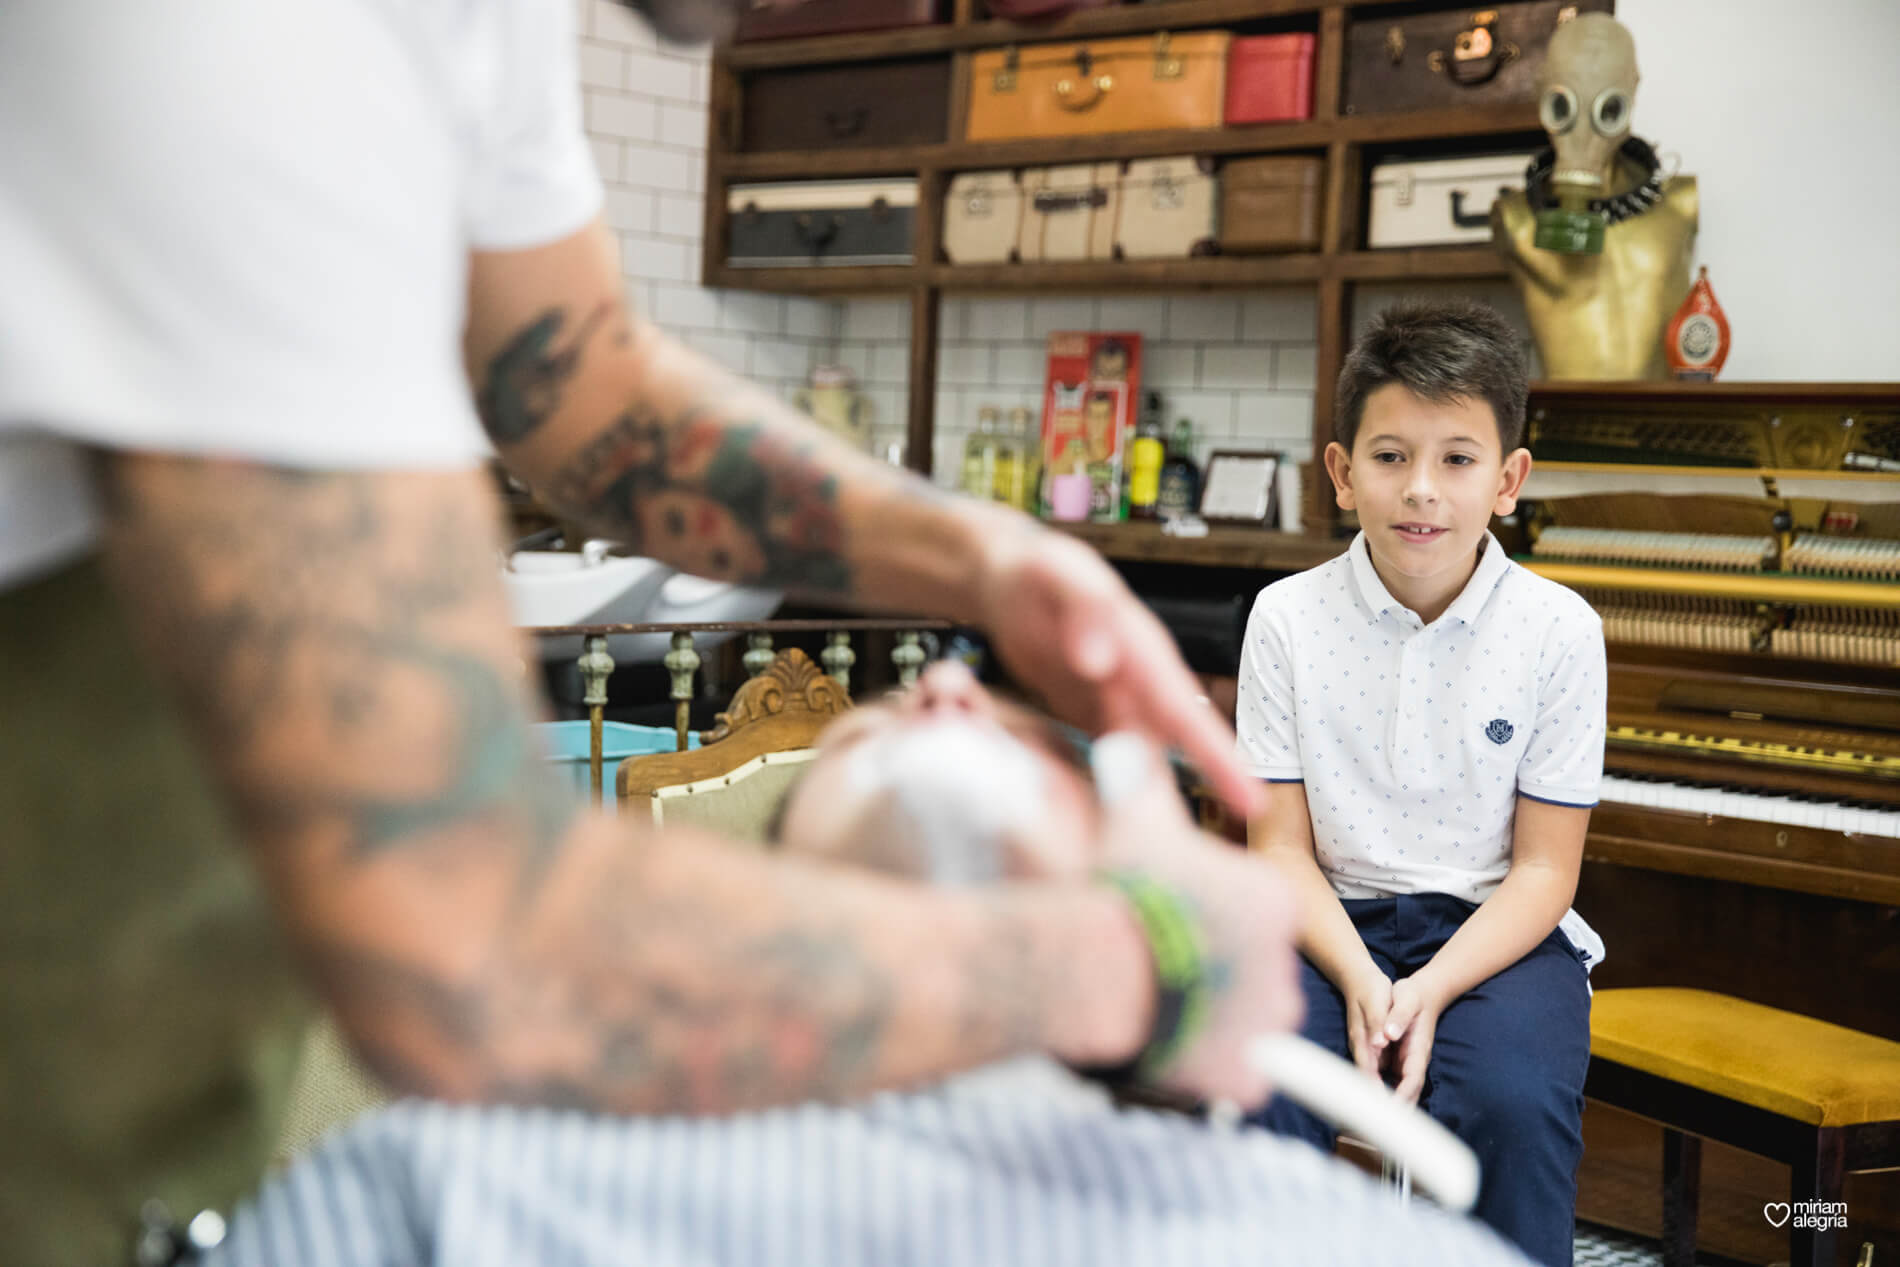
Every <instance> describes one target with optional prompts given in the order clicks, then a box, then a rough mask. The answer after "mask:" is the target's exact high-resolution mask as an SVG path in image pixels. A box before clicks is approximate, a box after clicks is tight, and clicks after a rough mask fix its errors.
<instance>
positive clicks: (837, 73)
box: [739, 58, 950, 166]
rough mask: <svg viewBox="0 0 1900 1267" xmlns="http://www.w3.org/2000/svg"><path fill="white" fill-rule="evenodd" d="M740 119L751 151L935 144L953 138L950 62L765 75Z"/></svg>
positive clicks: (755, 80)
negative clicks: (951, 133) (951, 134)
mask: <svg viewBox="0 0 1900 1267" xmlns="http://www.w3.org/2000/svg"><path fill="white" fill-rule="evenodd" d="M739 119H740V122H739V148H740V149H741V150H743V151H756V150H824V149H840V148H862V147H866V146H880V145H934V144H936V143H938V142H941V141H944V140H947V139H948V132H949V127H950V62H949V60H948V59H947V58H923V59H915V60H905V61H892V62H845V63H842V64H838V65H832V66H812V67H801V68H798V69H787V70H769V71H760V72H758V73H757V74H754V75H749V76H747V77H746V79H745V80H744V81H743V82H742V83H741V84H740V85H739ZM900 166H901V164H900Z"/></svg>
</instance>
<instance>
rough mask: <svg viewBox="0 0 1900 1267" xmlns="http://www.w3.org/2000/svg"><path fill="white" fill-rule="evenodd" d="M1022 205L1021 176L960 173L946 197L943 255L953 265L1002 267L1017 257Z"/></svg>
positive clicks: (1008, 172) (994, 173)
mask: <svg viewBox="0 0 1900 1267" xmlns="http://www.w3.org/2000/svg"><path fill="white" fill-rule="evenodd" d="M1023 203H1024V198H1023V182H1022V177H1021V174H1020V173H1017V172H1012V171H998V172H959V173H957V175H956V176H955V177H953V178H952V179H951V181H950V192H949V193H947V194H946V195H944V206H943V253H944V255H945V256H946V257H947V258H948V259H949V261H950V262H951V263H952V264H1003V263H1007V262H1008V261H1009V260H1012V259H1014V258H1016V239H1017V237H1018V236H1019V235H1020V234H1021V233H1022V227H1023Z"/></svg>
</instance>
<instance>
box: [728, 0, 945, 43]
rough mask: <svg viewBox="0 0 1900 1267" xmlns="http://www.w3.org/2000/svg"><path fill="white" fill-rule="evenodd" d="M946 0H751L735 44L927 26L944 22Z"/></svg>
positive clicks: (740, 24)
mask: <svg viewBox="0 0 1900 1267" xmlns="http://www.w3.org/2000/svg"><path fill="white" fill-rule="evenodd" d="M949 7H950V6H949V4H948V3H947V0H795V2H794V3H790V4H788V3H786V0H752V7H751V8H750V9H748V10H746V12H745V14H744V15H743V16H742V17H740V19H739V26H738V29H737V30H736V31H734V32H733V38H734V39H735V40H786V39H801V38H803V37H805V36H808V35H847V34H850V33H851V32H853V31H886V30H891V29H893V28H896V27H900V26H930V25H932V24H934V23H937V22H942V21H945V20H946V19H947V18H948V16H949V15H948V13H947V12H946V11H947V10H948V9H949Z"/></svg>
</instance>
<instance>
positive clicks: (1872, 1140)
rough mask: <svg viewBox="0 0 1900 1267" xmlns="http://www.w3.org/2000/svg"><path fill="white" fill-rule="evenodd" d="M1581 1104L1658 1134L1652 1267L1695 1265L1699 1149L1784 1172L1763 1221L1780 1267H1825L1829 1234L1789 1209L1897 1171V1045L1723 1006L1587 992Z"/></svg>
mask: <svg viewBox="0 0 1900 1267" xmlns="http://www.w3.org/2000/svg"><path fill="white" fill-rule="evenodd" d="M1584 1094H1585V1095H1586V1096H1589V1097H1590V1098H1591V1099H1594V1100H1600V1101H1602V1102H1603V1103H1604V1104H1608V1105H1610V1106H1611V1107H1613V1108H1618V1109H1623V1110H1626V1111H1627V1112H1631V1113H1635V1114H1637V1115H1638V1116H1641V1117H1646V1118H1649V1119H1651V1120H1652V1121H1655V1122H1659V1123H1661V1124H1662V1127H1663V1194H1662V1196H1663V1264H1664V1267H1693V1264H1694V1263H1695V1240H1696V1197H1697V1191H1698V1188H1699V1186H1700V1171H1701V1161H1702V1140H1704V1139H1712V1140H1716V1141H1717V1142H1719V1143H1723V1144H1728V1145H1730V1146H1732V1147H1735V1148H1740V1149H1744V1150H1746V1151H1748V1152H1752V1153H1757V1154H1759V1155H1761V1156H1764V1157H1771V1158H1773V1159H1775V1160H1776V1161H1780V1162H1784V1163H1786V1164H1787V1165H1789V1166H1791V1167H1792V1168H1793V1171H1794V1173H1793V1177H1792V1182H1791V1184H1790V1190H1789V1194H1788V1203H1789V1204H1788V1206H1787V1207H1782V1206H1780V1205H1779V1204H1776V1205H1771V1206H1770V1207H1769V1210H1768V1215H1769V1217H1770V1218H1771V1219H1774V1218H1776V1217H1777V1216H1779V1215H1781V1214H1782V1213H1783V1211H1784V1209H1785V1210H1786V1211H1787V1216H1786V1222H1787V1226H1788V1229H1789V1233H1788V1237H1789V1248H1790V1250H1791V1256H1790V1260H1789V1261H1790V1263H1791V1267H1833V1263H1834V1246H1835V1233H1836V1231H1837V1230H1838V1226H1829V1225H1827V1220H1826V1218H1825V1217H1820V1218H1814V1217H1810V1218H1807V1219H1803V1218H1802V1217H1800V1216H1802V1215H1803V1214H1804V1213H1809V1214H1811V1215H1812V1214H1819V1213H1821V1212H1820V1211H1818V1210H1810V1211H1804V1209H1803V1207H1802V1204H1801V1203H1803V1202H1839V1201H1840V1200H1841V1182H1842V1179H1843V1177H1844V1176H1845V1175H1847V1174H1849V1173H1852V1172H1855V1171H1861V1170H1880V1169H1885V1168H1888V1167H1893V1166H1900V1043H1895V1042H1890V1041H1888V1040H1887V1039H1884V1038H1876V1037H1874V1036H1873V1035H1871V1034H1863V1033H1861V1032H1860V1031H1858V1030H1852V1029H1846V1028H1844V1027H1842V1026H1839V1025H1830V1024H1828V1023H1827V1022H1826V1021H1817V1020H1815V1019H1813V1018H1812V1017H1807V1016H1799V1015H1797V1014H1795V1013H1793V1012H1783V1011H1781V1010H1780V1009H1778V1008H1772V1007H1763V1006H1762V1005H1761V1004H1758V1003H1749V1002H1746V1001H1744V1000H1742V999H1736V998H1730V997H1729V996H1728V995H1725V994H1713V993H1710V992H1709V991H1706V990H1676V989H1622V990H1598V991H1597V992H1596V997H1595V998H1594V999H1593V1000H1592V1001H1591V1007H1590V1073H1589V1077H1588V1079H1587V1080H1586V1082H1585V1083H1584ZM1833 1209H1834V1211H1835V1212H1836V1213H1839V1212H1841V1211H1843V1210H1844V1209H1845V1207H1844V1206H1838V1205H1837V1206H1834V1207H1833ZM1817 1223H1818V1224H1821V1226H1816V1224H1817ZM1777 1225H1778V1226H1779V1224H1777Z"/></svg>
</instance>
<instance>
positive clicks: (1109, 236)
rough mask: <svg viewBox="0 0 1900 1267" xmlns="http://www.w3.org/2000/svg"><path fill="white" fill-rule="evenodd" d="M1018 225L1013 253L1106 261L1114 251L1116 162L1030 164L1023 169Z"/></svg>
mask: <svg viewBox="0 0 1900 1267" xmlns="http://www.w3.org/2000/svg"><path fill="white" fill-rule="evenodd" d="M1023 203H1024V207H1023V224H1022V232H1021V233H1020V234H1019V235H1018V237H1017V239H1016V254H1017V256H1018V258H1020V259H1023V260H1025V261H1031V262H1033V261H1036V260H1106V259H1112V258H1114V255H1115V218H1116V216H1117V214H1118V208H1119V206H1120V203H1121V165H1120V164H1119V163H1076V164H1069V165H1066V166H1063V167H1031V168H1029V169H1028V170H1027V171H1025V172H1024V173H1023Z"/></svg>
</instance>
